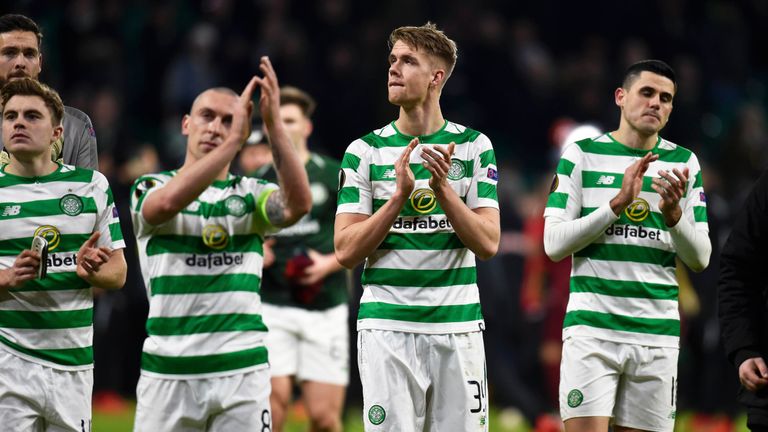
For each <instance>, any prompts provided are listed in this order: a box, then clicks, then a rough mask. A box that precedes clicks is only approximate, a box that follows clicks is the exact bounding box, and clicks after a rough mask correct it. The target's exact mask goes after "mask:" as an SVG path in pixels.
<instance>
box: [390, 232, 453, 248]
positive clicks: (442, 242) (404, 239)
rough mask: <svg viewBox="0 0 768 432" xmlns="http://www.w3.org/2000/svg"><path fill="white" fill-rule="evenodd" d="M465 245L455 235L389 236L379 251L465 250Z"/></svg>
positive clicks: (393, 234) (395, 234)
mask: <svg viewBox="0 0 768 432" xmlns="http://www.w3.org/2000/svg"><path fill="white" fill-rule="evenodd" d="M465 247H466V246H464V243H462V242H461V240H460V239H459V236H457V235H456V234H454V233H429V234H416V233H413V234H410V233H409V234H397V233H392V234H388V235H387V237H386V238H384V241H383V242H381V244H380V245H379V250H397V249H400V250H450V249H463V248H465Z"/></svg>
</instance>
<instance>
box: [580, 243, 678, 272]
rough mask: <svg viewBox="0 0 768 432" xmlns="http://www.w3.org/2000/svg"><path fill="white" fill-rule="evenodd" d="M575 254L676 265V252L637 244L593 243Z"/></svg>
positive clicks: (585, 256)
mask: <svg viewBox="0 0 768 432" xmlns="http://www.w3.org/2000/svg"><path fill="white" fill-rule="evenodd" d="M573 256H575V257H577V258H590V259H595V260H607V261H626V262H637V263H646V264H657V265H660V266H663V267H674V266H675V253H673V252H667V251H664V250H660V249H656V248H651V247H645V246H635V245H617V244H605V243H592V244H591V245H589V246H587V247H585V248H584V249H582V250H580V251H578V252H576V253H575V254H573Z"/></svg>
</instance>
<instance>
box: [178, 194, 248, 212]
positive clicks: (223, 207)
mask: <svg viewBox="0 0 768 432" xmlns="http://www.w3.org/2000/svg"><path fill="white" fill-rule="evenodd" d="M235 196H239V195H229V196H227V198H225V199H223V200H221V201H217V202H215V203H208V202H202V201H195V202H197V203H199V205H198V206H197V208H196V209H195V210H194V211H192V210H189V209H188V208H185V209H184V210H182V211H181V213H183V214H188V215H200V216H203V217H206V218H211V217H220V216H234V217H242V216H245V215H248V214H249V213H253V211H254V210H255V209H256V198H254V196H253V194H250V193H249V194H246V195H244V196H239V197H240V198H242V199H243V200H244V201H245V212H244V213H243V214H239V213H238V214H239V216H236V215H233V214H232V212H230V211H229V209H227V204H226V202H227V200H229V199H231V198H232V197H235Z"/></svg>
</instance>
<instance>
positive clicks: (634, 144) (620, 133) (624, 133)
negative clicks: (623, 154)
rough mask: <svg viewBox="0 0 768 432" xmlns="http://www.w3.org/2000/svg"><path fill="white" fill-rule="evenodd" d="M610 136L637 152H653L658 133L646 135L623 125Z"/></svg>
mask: <svg viewBox="0 0 768 432" xmlns="http://www.w3.org/2000/svg"><path fill="white" fill-rule="evenodd" d="M611 136H612V137H613V139H615V140H616V141H618V142H620V143H622V144H624V145H625V146H627V147H631V148H633V149H637V150H653V148H654V147H656V143H657V142H658V141H659V134H658V132H657V133H654V134H651V135H646V134H642V133H640V132H639V131H638V130H636V129H633V128H630V127H625V125H623V124H622V125H621V126H619V129H618V130H615V131H613V132H611Z"/></svg>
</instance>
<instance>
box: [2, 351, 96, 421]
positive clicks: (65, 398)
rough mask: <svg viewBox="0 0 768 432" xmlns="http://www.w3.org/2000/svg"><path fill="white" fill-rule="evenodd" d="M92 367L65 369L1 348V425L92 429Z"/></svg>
mask: <svg viewBox="0 0 768 432" xmlns="http://www.w3.org/2000/svg"><path fill="white" fill-rule="evenodd" d="M92 392H93V370H92V369H88V370H82V371H65V370H60V369H54V368H51V367H48V366H43V365H41V364H38V363H34V362H31V361H28V360H24V359H22V358H21V357H18V356H15V355H13V354H11V353H10V352H8V351H6V350H4V349H0V429H2V430H7V431H14V432H15V431H20V432H30V431H46V432H64V431H73V432H74V431H76V432H83V431H85V432H90V431H91V393H92Z"/></svg>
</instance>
